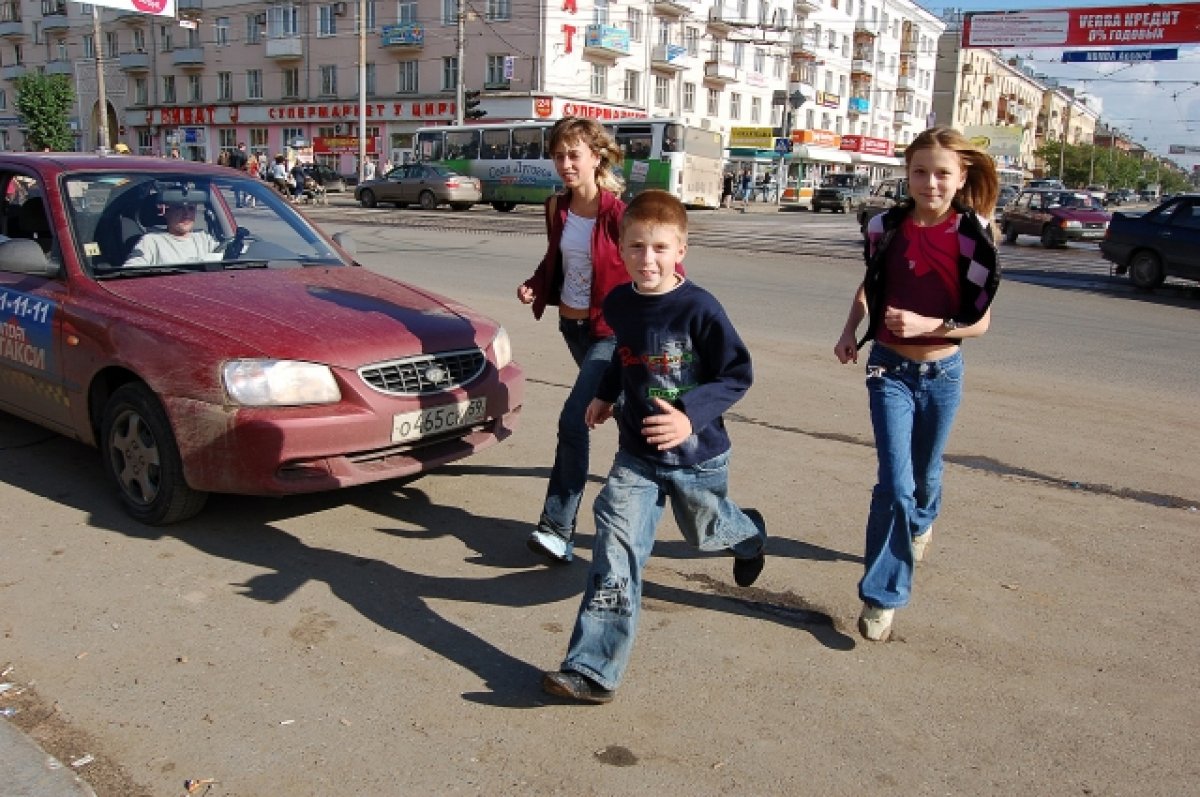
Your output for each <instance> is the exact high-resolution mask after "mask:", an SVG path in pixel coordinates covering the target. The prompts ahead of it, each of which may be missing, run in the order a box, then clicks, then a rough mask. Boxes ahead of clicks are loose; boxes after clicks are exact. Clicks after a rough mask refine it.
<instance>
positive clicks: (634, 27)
mask: <svg viewBox="0 0 1200 797" xmlns="http://www.w3.org/2000/svg"><path fill="white" fill-rule="evenodd" d="M627 11H628V12H629V15H628V17H627V19H628V23H627V24H628V26H629V40H630V41H634V42H640V41H641V40H642V18H643V17H642V9H640V8H628V9H627Z"/></svg>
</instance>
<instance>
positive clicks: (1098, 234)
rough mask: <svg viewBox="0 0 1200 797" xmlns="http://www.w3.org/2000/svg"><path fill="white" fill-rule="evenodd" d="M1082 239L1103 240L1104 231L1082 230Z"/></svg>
mask: <svg viewBox="0 0 1200 797" xmlns="http://www.w3.org/2000/svg"><path fill="white" fill-rule="evenodd" d="M1083 237H1084V238H1103V237H1104V230H1084V231H1083Z"/></svg>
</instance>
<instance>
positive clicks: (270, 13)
mask: <svg viewBox="0 0 1200 797" xmlns="http://www.w3.org/2000/svg"><path fill="white" fill-rule="evenodd" d="M299 35H300V10H299V9H298V8H296V6H294V5H291V4H288V5H279V6H267V36H268V37H270V38H272V39H279V38H283V37H285V36H299Z"/></svg>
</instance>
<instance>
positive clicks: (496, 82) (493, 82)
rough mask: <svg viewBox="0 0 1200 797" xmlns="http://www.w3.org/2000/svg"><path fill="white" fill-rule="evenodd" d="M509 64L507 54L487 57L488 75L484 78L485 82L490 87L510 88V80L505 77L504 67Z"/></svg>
mask: <svg viewBox="0 0 1200 797" xmlns="http://www.w3.org/2000/svg"><path fill="white" fill-rule="evenodd" d="M507 62H508V54H507V53H505V54H504V55H489V56H488V57H487V75H486V77H484V81H485V82H486V83H487V85H488V86H508V78H506V77H505V76H504V67H505V64H506V63H507Z"/></svg>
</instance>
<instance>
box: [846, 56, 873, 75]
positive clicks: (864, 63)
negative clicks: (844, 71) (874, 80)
mask: <svg viewBox="0 0 1200 797" xmlns="http://www.w3.org/2000/svg"><path fill="white" fill-rule="evenodd" d="M850 74H851V75H866V76H867V77H870V76H871V75H874V74H875V62H874V61H872V60H871V59H869V58H855V59H854V60H853V61H851V62H850Z"/></svg>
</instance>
